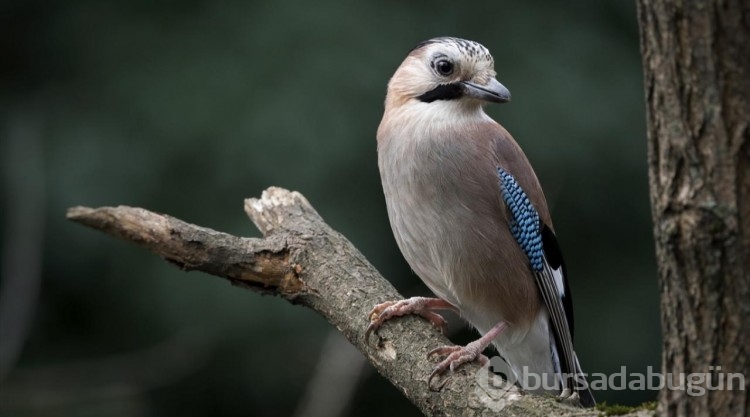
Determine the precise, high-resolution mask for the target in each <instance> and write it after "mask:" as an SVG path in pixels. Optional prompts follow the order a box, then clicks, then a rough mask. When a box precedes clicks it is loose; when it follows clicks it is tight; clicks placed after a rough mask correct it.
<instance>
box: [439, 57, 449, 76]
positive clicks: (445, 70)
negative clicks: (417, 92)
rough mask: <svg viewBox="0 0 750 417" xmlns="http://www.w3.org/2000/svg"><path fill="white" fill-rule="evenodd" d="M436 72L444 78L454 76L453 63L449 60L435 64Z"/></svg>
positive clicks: (442, 60)
mask: <svg viewBox="0 0 750 417" xmlns="http://www.w3.org/2000/svg"><path fill="white" fill-rule="evenodd" d="M435 70H436V71H437V72H438V74H440V75H443V76H448V75H451V74H453V63H452V62H450V61H448V60H447V59H441V60H440V61H438V62H436V63H435Z"/></svg>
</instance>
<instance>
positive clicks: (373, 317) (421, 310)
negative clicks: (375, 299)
mask: <svg viewBox="0 0 750 417" xmlns="http://www.w3.org/2000/svg"><path fill="white" fill-rule="evenodd" d="M433 310H453V311H458V309H456V307H455V306H454V305H453V304H451V303H449V302H447V301H445V300H443V299H440V298H427V297H411V298H407V299H406V300H399V301H387V302H385V303H382V304H378V305H376V306H375V308H373V309H372V311H370V314H369V315H368V317H369V318H370V325H369V326H367V330H366V331H365V340H369V338H370V334H371V333H372V332H373V331H375V330H377V329H378V328H380V326H381V325H382V324H383V323H384V322H385V321H386V320H388V319H390V318H392V317H399V316H405V315H407V314H418V315H420V316H422V317H424V318H426V319H427V320H429V322H430V323H432V325H433V326H435V327H437V328H439V329H440V330H441V331H442V332H443V333H445V328H446V325H447V322H446V321H445V319H444V318H443V316H441V315H440V314H437V313H435V312H434V311H433Z"/></svg>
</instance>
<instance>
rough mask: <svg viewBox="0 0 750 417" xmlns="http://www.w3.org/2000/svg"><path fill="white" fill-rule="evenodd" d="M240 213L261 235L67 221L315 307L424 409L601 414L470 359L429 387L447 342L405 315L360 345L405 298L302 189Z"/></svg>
mask: <svg viewBox="0 0 750 417" xmlns="http://www.w3.org/2000/svg"><path fill="white" fill-rule="evenodd" d="M245 211H246V212H247V214H248V215H249V216H250V218H251V219H252V221H253V222H254V223H255V225H256V226H257V227H258V228H259V229H260V230H261V232H262V233H263V235H264V238H263V239H256V238H241V237H236V236H232V235H228V234H225V233H221V232H217V231H214V230H210V229H206V228H203V227H199V226H195V225H192V224H188V223H185V222H183V221H181V220H178V219H175V218H173V217H170V216H166V215H161V214H156V213H153V212H150V211H147V210H144V209H140V208H132V207H123V206H120V207H102V208H97V209H91V208H86V207H74V208H71V209H69V211H68V218H69V219H71V220H73V221H76V222H78V223H82V224H85V225H87V226H90V227H93V228H95V229H99V230H101V231H104V232H106V233H108V234H110V235H113V236H116V237H120V238H122V239H125V240H129V241H132V242H135V243H137V244H139V245H141V246H144V247H146V248H148V249H150V250H151V251H152V252H154V253H156V254H157V255H159V256H161V257H163V258H164V259H165V260H167V261H169V262H170V263H172V264H174V265H176V266H178V267H180V268H182V269H184V270H188V271H189V270H199V271H203V272H207V273H209V274H213V275H216V276H220V277H223V278H226V279H228V280H229V281H231V282H232V283H233V284H236V285H238V286H241V287H244V288H248V289H250V290H253V291H256V292H260V293H263V294H270V295H276V296H279V297H282V298H285V299H286V300H288V301H290V302H292V303H294V304H299V305H303V306H306V307H309V308H311V309H313V310H315V311H317V312H318V313H319V314H321V315H323V317H325V318H326V319H327V320H328V321H329V322H330V323H331V324H332V325H334V326H335V327H336V328H337V329H338V330H339V331H341V332H342V333H343V334H344V335H345V336H346V338H347V339H348V340H349V341H350V342H351V343H352V344H353V345H354V346H356V347H357V348H358V349H359V350H360V351H361V352H362V353H363V354H364V355H365V357H366V358H367V359H368V360H369V362H370V363H371V364H372V365H373V366H374V367H375V368H376V369H377V371H378V372H379V373H380V374H382V375H383V376H385V377H386V378H388V380H390V382H391V383H393V385H395V386H396V387H397V388H398V389H399V390H400V391H401V392H402V393H403V394H404V395H405V396H406V397H407V398H409V399H410V400H411V401H412V402H413V403H414V404H415V405H416V406H417V407H419V409H420V410H422V412H423V413H424V414H426V415H430V416H458V415H461V416H469V415H470V416H490V415H500V416H550V415H553V416H554V415H566V416H596V415H598V414H599V412H598V411H596V410H591V409H589V410H583V409H578V408H572V407H570V406H568V405H565V404H562V403H559V402H557V401H556V400H555V399H552V398H548V397H541V396H532V395H524V394H523V393H521V392H519V391H518V390H517V389H516V388H515V387H509V388H508V387H505V388H502V389H501V388H492V387H493V386H495V387H498V386H502V385H503V384H502V382H501V381H500V380H499V379H497V377H492V379H491V380H490V381H489V384H490V385H487V386H485V387H484V388H483V387H482V386H481V385H480V384H479V383H478V381H477V379H476V378H475V375H476V374H477V371H478V370H479V369H480V368H479V366H478V365H476V364H468V365H465V366H463V367H462V368H460V369H459V370H458V371H457V372H455V373H453V374H452V375H451V376H450V380H449V382H448V383H447V384H446V385H445V387H444V388H443V389H442V391H441V392H433V391H430V390H429V389H428V386H427V377H428V376H429V375H430V372H431V371H432V367H433V366H434V365H435V364H434V363H433V362H430V361H428V360H427V358H426V355H427V352H429V351H430V350H432V349H434V348H435V347H438V346H442V345H447V344H450V342H449V341H448V340H447V339H446V338H445V337H443V336H442V335H441V334H440V332H439V331H438V330H436V329H434V328H433V327H432V326H431V325H430V324H429V323H428V322H427V321H425V320H422V319H420V318H416V317H404V318H398V319H394V320H391V321H389V322H387V323H386V324H385V325H384V326H383V327H382V328H381V329H380V330H378V332H377V334H376V335H374V336H373V337H372V340H371V342H370V343H366V341H365V340H364V331H365V329H366V328H367V325H368V323H369V318H368V317H367V314H368V313H369V311H370V310H371V309H372V307H373V306H374V305H375V304H377V303H380V302H383V301H386V300H394V299H400V298H402V297H401V296H400V295H399V294H398V292H397V291H396V290H395V289H394V288H393V287H392V286H391V285H390V283H388V281H386V280H385V279H384V278H383V277H382V276H380V274H378V272H377V271H376V270H375V268H374V267H373V266H372V265H370V263H369V262H367V260H366V259H365V258H364V256H363V255H362V254H361V253H360V252H359V251H357V249H356V248H355V247H354V246H353V245H352V244H351V243H350V242H349V241H348V240H346V238H344V237H343V236H342V235H340V234H339V233H337V232H336V231H334V230H332V229H331V228H330V227H329V226H328V225H327V224H326V223H325V222H324V221H323V219H322V218H321V217H320V216H319V215H318V214H317V212H315V210H314V209H313V208H312V206H310V204H309V203H308V202H307V200H306V199H305V198H304V197H303V196H302V195H301V194H299V193H296V192H289V191H286V190H283V189H280V188H270V189H268V190H266V191H265V192H264V193H263V196H262V197H261V198H260V199H249V200H246V201H245ZM493 384H494V385H493ZM479 395H488V396H489V398H491V401H496V402H494V404H496V405H504V407H503V408H502V409H501V410H499V413H496V410H497V408H495V409H493V408H491V407H488V405H487V404H488V403H487V402H484V401H482V400H481V397H480V396H479ZM501 401H502V403H501ZM498 408H499V407H498ZM633 415H648V413H647V412H645V411H642V412H641V414H633Z"/></svg>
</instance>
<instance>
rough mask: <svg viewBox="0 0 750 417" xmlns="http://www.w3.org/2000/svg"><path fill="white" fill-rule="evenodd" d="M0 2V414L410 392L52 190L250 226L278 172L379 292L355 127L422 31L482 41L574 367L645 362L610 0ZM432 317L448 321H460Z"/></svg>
mask: <svg viewBox="0 0 750 417" xmlns="http://www.w3.org/2000/svg"><path fill="white" fill-rule="evenodd" d="M0 13H1V19H2V21H0V48H1V49H0V106H1V107H0V110H1V111H0V138H1V139H2V145H1V147H0V152H2V160H1V163H2V172H3V177H2V178H3V181H2V189H1V191H2V194H0V195H1V196H2V206H1V207H2V212H1V213H0V214H1V215H2V230H1V232H2V239H3V240H2V281H1V282H0V284H1V285H0V291H2V293H0V314H2V315H3V316H2V317H0V323H1V324H2V325H3V326H4V327H3V328H2V329H0V330H2V333H0V335H1V336H2V337H1V338H0V348H2V349H0V353H2V354H1V355H0V366H2V368H0V371H2V372H1V373H0V378H2V379H0V384H1V385H0V414H2V415H9V416H33V415H70V416H131V415H155V416H156V415H159V416H161V415H181V416H192V415H195V416H198V415H212V416H231V415H244V416H247V415H253V416H263V415H300V416H302V415H305V416H311V415H335V413H334V411H331V410H330V409H329V410H328V411H325V412H319V413H318V414H316V413H315V412H314V411H315V409H316V407H320V404H317V405H316V400H318V401H317V402H323V403H331V402H333V403H336V404H339V406H340V407H339V408H341V410H339V411H340V412H341V413H342V415H358V416H367V415H372V416H376V415H386V414H387V415H418V410H417V409H416V408H414V407H413V406H412V405H411V404H410V403H408V402H407V401H406V400H404V399H403V398H402V396H401V395H400V394H399V393H398V392H397V390H396V389H394V388H393V387H391V386H390V385H389V384H388V383H387V382H386V381H385V380H384V379H382V378H381V377H380V376H378V375H377V374H376V373H375V372H374V371H373V370H372V368H371V367H370V366H369V365H368V364H363V363H362V361H361V358H360V355H357V354H352V353H351V351H350V350H348V348H347V347H346V344H345V343H342V342H341V338H340V337H339V336H338V335H336V334H335V332H333V331H332V328H331V327H330V326H329V325H328V324H327V323H326V322H325V321H324V320H323V319H321V318H320V317H318V316H317V315H315V314H314V313H312V312H311V311H309V310H306V309H303V308H299V307H293V306H290V305H289V304H288V303H286V302H283V301H281V300H279V299H275V298H270V297H260V296H258V295H256V294H253V293H250V292H248V291H244V290H241V289H238V288H234V287H232V286H230V285H228V284H227V282H226V281H224V280H221V279H216V278H214V277H210V276H207V275H204V274H201V273H197V272H193V273H185V272H181V271H179V270H177V269H175V268H173V267H172V266H170V265H168V264H166V263H165V262H163V261H162V260H160V259H158V258H157V257H155V256H153V255H151V254H149V253H147V252H146V251H144V250H142V249H140V248H137V247H136V246H134V245H130V244H126V243H123V242H121V241H117V240H115V239H112V238H110V237H107V236H105V235H103V234H101V233H98V232H94V231H91V230H88V229H86V228H83V227H81V226H78V225H75V224H72V223H70V222H67V221H66V220H65V210H66V208H67V207H70V206H74V205H89V206H102V205H118V204H125V205H131V206H141V207H144V208H148V209H151V210H154V211H157V212H163V213H169V214H171V215H173V216H176V217H179V218H182V219H184V220H187V221H189V222H192V223H196V224H199V225H203V226H207V227H211V228H214V229H217V230H221V231H225V232H229V233H232V234H236V235H242V236H257V235H258V233H257V231H256V230H254V227H253V225H252V224H251V223H250V222H249V221H248V219H247V218H246V217H245V215H244V213H243V211H242V203H243V198H246V197H252V196H259V195H260V193H261V191H262V190H263V189H265V188H266V187H268V186H271V185H276V186H282V187H285V188H289V189H293V190H297V191H300V192H302V193H303V194H304V195H305V196H306V197H307V198H308V199H309V200H310V201H311V202H312V204H313V205H314V206H315V208H316V209H317V210H318V211H319V212H320V214H321V215H322V216H323V217H324V218H325V219H326V220H327V221H328V222H329V223H330V224H331V225H332V226H333V227H334V228H335V229H337V230H338V231H340V232H342V233H343V234H344V235H345V236H347V237H348V238H349V239H350V240H351V241H352V242H353V243H354V244H355V245H356V246H357V247H358V248H359V249H360V250H361V251H362V252H363V253H364V254H365V255H366V256H367V258H368V259H369V260H370V261H371V262H372V263H373V264H374V265H375V266H376V267H377V268H378V270H379V271H380V272H381V273H383V274H384V276H386V277H387V278H388V279H389V280H390V281H391V282H393V283H394V285H395V286H396V287H397V288H398V289H399V290H400V291H401V292H402V293H403V294H405V295H409V296H411V295H417V294H422V293H425V290H424V287H422V286H421V284H419V283H418V282H419V280H418V278H417V277H416V276H415V275H413V274H412V273H411V272H410V270H409V268H408V266H407V265H406V264H405V262H404V261H403V260H402V258H401V255H400V253H399V251H398V249H397V247H396V245H395V242H394V240H393V237H392V235H391V231H390V227H389V225H388V220H387V216H386V211H385V205H384V201H383V195H382V190H381V187H380V179H379V175H378V171H377V162H376V151H375V131H376V129H377V126H378V123H379V121H380V117H381V115H382V102H383V98H384V95H385V87H386V83H387V81H388V79H389V77H390V76H391V75H392V73H393V71H394V70H395V69H396V67H397V66H398V65H399V63H400V62H401V61H402V59H403V58H404V57H405V55H406V53H407V52H408V51H409V50H410V49H411V48H412V47H413V46H414V45H415V44H417V43H418V42H419V41H422V40H425V39H428V38H431V37H434V36H441V35H452V36H459V37H464V38H468V39H473V40H477V41H479V42H481V43H483V44H484V45H485V46H487V47H488V48H489V49H490V51H491V52H492V53H493V55H494V57H495V62H496V69H497V72H498V79H499V80H500V81H501V82H502V83H503V84H505V85H506V86H507V87H508V88H509V89H510V90H511V92H512V94H513V102H512V103H510V104H506V105H502V106H492V107H489V108H488V109H487V111H488V113H489V114H490V115H491V116H492V117H494V118H495V119H497V120H498V121H500V122H501V123H502V124H503V125H504V126H505V127H506V128H508V129H509V130H510V131H511V132H512V133H513V135H514V136H515V137H516V139H517V140H518V141H519V142H520V144H521V145H522V146H523V147H524V149H525V151H526V153H527V154H528V156H529V158H530V159H531V162H532V164H533V165H534V167H535V169H536V171H537V174H538V175H539V177H540V179H541V182H542V184H543V186H544V187H545V190H546V193H547V199H548V201H549V203H550V205H551V209H552V212H553V216H554V219H555V226H556V230H557V234H558V237H559V240H560V242H561V245H562V247H563V250H564V252H565V255H566V260H567V264H568V270H569V274H570V280H571V285H572V289H573V293H574V298H575V302H576V304H575V307H576V330H577V334H576V336H577V340H576V350H577V352H578V355H579V357H580V358H581V361H582V364H583V368H584V370H585V371H586V372H588V373H593V372H603V373H607V374H609V373H613V372H618V371H619V370H620V367H621V366H626V367H627V369H628V372H646V367H647V366H653V367H654V368H655V369H654V370H658V368H659V347H660V336H659V325H658V319H659V316H658V306H657V287H656V272H655V264H654V257H653V248H652V247H653V244H652V238H651V229H650V227H651V226H650V218H649V214H650V211H649V200H648V184H647V177H646V146H645V145H646V138H645V126H644V119H645V117H644V106H643V102H644V99H643V91H642V83H641V68H640V57H639V51H638V36H637V27H636V17H635V6H634V4H633V3H632V1H630V0H606V1H603V0H586V1H575V2H559V1H536V2H524V1H484V2H473V3H464V4H461V3H457V2H455V1H435V0H433V1H412V2H403V1H380V2H368V3H356V4H355V2H334V1H330V0H322V1H316V2H309V1H291V0H288V1H276V2H270V1H269V2H259V1H256V2H252V1H250V2H247V1H246V2H241V1H197V0H196V1H184V0H183V1H161V2H153V1H132V0H130V1H125V0H122V1H116V0H115V1H75V0H68V1H41V0H40V1H17V2H10V3H7V2H3V5H2V6H0ZM24 312H28V313H29V314H25V313H24ZM452 324H453V327H452V328H453V329H454V335H453V337H452V338H453V340H454V341H457V342H466V341H468V340H471V338H472V337H474V335H473V334H472V333H470V332H469V331H467V330H465V326H463V325H462V324H461V323H460V321H459V320H458V319H455V318H454V319H453V320H452ZM332 332H333V334H332ZM331 334H332V335H331ZM20 346H22V348H21V347H20ZM332 359H333V360H332ZM595 394H596V396H597V399H598V400H599V401H602V400H606V401H608V402H610V403H611V402H619V403H625V404H636V403H639V402H641V401H644V400H649V399H653V398H655V392H654V391H628V390H623V391H619V390H610V391H606V392H602V391H599V392H596V393H595ZM329 405H330V404H329ZM321 413H322V414H321Z"/></svg>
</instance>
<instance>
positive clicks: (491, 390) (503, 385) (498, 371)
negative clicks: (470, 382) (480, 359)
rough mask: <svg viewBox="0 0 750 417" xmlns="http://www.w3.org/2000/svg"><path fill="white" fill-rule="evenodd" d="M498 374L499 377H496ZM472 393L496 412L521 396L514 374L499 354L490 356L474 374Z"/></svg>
mask: <svg viewBox="0 0 750 417" xmlns="http://www.w3.org/2000/svg"><path fill="white" fill-rule="evenodd" d="M498 375H499V377H498ZM474 380H475V381H476V383H477V386H476V388H475V389H474V393H475V394H476V395H477V397H478V398H479V401H481V402H482V403H484V405H486V406H487V407H488V408H489V409H490V410H492V411H494V412H498V411H500V410H502V409H503V408H505V407H506V406H507V405H508V404H510V403H511V402H513V401H515V400H517V399H518V398H520V397H521V393H520V392H519V390H518V388H516V386H515V385H516V382H517V380H516V375H515V373H513V371H512V370H511V369H510V367H509V366H508V364H507V363H506V362H505V361H504V360H503V359H502V358H501V357H499V356H494V357H492V358H491V359H490V360H489V362H487V363H486V364H484V366H482V367H481V368H480V369H479V371H478V372H477V373H476V375H474Z"/></svg>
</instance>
